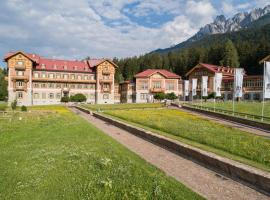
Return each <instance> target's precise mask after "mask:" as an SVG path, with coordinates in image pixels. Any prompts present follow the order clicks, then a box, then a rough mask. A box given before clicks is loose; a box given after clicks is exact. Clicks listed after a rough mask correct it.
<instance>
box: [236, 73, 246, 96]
mask: <svg viewBox="0 0 270 200" xmlns="http://www.w3.org/2000/svg"><path fill="white" fill-rule="evenodd" d="M234 76H235V77H234V97H239V98H241V97H242V96H243V76H244V70H243V68H236V69H235V73H234Z"/></svg>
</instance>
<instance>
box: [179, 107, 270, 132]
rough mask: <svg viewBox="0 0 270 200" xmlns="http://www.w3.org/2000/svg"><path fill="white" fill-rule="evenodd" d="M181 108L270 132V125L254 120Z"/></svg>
mask: <svg viewBox="0 0 270 200" xmlns="http://www.w3.org/2000/svg"><path fill="white" fill-rule="evenodd" d="M181 108H183V109H186V110H190V111H193V112H197V113H202V114H206V115H210V116H213V117H217V118H222V119H225V120H228V121H231V122H236V123H240V124H244V125H247V126H251V127H255V128H259V129H262V130H266V131H270V124H266V123H261V122H257V121H252V120H248V119H244V118H240V117H234V116H230V115H225V114H222V113H217V112H212V111H207V110H201V109H198V108H192V107H189V106H185V105H182V106H181Z"/></svg>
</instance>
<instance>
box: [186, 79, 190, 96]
mask: <svg viewBox="0 0 270 200" xmlns="http://www.w3.org/2000/svg"><path fill="white" fill-rule="evenodd" d="M188 95H189V80H185V97H187V96H188Z"/></svg>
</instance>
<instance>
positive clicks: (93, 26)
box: [0, 0, 269, 66]
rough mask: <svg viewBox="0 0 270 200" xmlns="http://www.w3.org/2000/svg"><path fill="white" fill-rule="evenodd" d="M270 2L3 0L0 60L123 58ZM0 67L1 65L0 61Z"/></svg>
mask: <svg viewBox="0 0 270 200" xmlns="http://www.w3.org/2000/svg"><path fill="white" fill-rule="evenodd" d="M267 3H269V0H253V1H252V0H249V1H248V0H223V1H218V0H186V1H185V0H106V1H104V0H76V1H74V0H58V1H56V0H46V1H42V0H41V1H37V0H1V1H0V56H1V58H3V57H4V55H5V54H6V53H7V52H9V51H17V50H23V51H25V52H28V53H37V54H39V55H41V56H44V57H50V58H63V59H83V58H85V57H86V56H90V58H104V57H106V58H113V57H118V58H124V57H129V56H135V55H142V54H144V53H147V52H149V51H152V50H155V49H157V48H166V47H170V46H173V45H175V44H178V43H180V42H182V41H184V40H186V39H188V38H189V37H191V36H192V35H194V34H195V33H196V32H197V31H198V30H199V29H200V27H202V26H204V25H206V24H207V23H211V22H212V21H213V19H214V18H215V17H216V16H217V15H221V14H223V15H225V16H226V17H230V16H232V15H234V14H236V13H237V12H242V11H249V10H251V9H253V8H256V7H264V6H265V5H267ZM0 65H2V66H3V65H4V66H5V64H4V63H3V62H2V63H1V62H0Z"/></svg>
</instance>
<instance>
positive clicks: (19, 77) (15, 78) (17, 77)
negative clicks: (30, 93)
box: [11, 76, 29, 80]
mask: <svg viewBox="0 0 270 200" xmlns="http://www.w3.org/2000/svg"><path fill="white" fill-rule="evenodd" d="M11 79H12V80H28V79H29V78H28V77H27V76H13V77H12V78H11Z"/></svg>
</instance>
